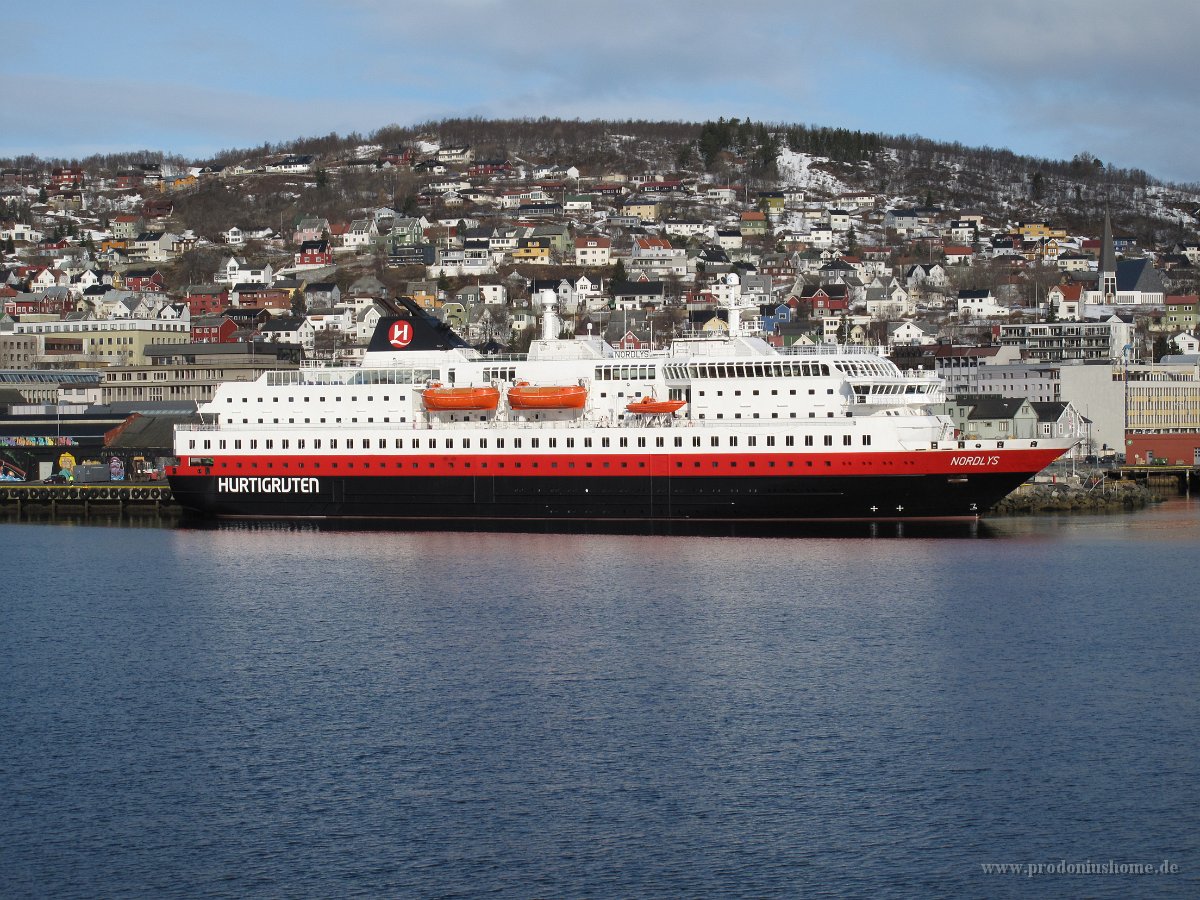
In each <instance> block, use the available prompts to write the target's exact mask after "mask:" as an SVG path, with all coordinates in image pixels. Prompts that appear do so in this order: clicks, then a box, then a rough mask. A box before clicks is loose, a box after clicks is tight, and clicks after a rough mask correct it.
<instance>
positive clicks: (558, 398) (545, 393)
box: [508, 381, 587, 409]
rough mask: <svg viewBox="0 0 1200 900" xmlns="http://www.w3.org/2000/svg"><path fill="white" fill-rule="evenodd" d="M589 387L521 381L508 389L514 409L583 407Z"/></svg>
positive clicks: (509, 401)
mask: <svg viewBox="0 0 1200 900" xmlns="http://www.w3.org/2000/svg"><path fill="white" fill-rule="evenodd" d="M586 404H587V388H585V387H583V386H582V385H578V384H564V385H548V386H537V385H532V384H529V382H527V381H521V382H518V383H517V384H515V385H513V386H512V387H510V388H509V389H508V405H509V406H510V407H512V408H513V409H583V407H584V406H585V405H586Z"/></svg>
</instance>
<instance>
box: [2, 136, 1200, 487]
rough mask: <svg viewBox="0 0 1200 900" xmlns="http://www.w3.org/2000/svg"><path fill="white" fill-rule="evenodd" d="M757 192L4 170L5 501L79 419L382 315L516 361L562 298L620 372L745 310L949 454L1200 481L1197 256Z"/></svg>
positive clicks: (105, 414)
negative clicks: (836, 359)
mask: <svg viewBox="0 0 1200 900" xmlns="http://www.w3.org/2000/svg"><path fill="white" fill-rule="evenodd" d="M681 157H682V154H681ZM775 166H776V169H777V171H778V172H779V175H780V177H779V179H778V183H776V184H775V185H774V186H769V185H768V186H764V185H763V184H762V180H761V179H746V180H744V181H740V182H724V181H721V180H718V179H717V177H716V176H714V175H712V174H709V173H707V172H700V173H697V172H696V171H693V170H681V171H657V170H652V171H647V170H643V169H635V170H625V169H618V168H613V169H595V168H592V167H587V166H577V165H575V164H574V163H573V162H572V160H570V159H561V160H548V161H545V162H538V163H533V162H530V161H528V160H525V159H519V158H514V157H504V158H502V157H493V156H490V155H485V154H484V153H482V152H476V150H475V148H473V147H472V146H471V145H464V144H457V143H450V142H442V141H440V140H438V139H437V136H436V135H431V136H428V137H427V138H426V139H423V140H419V141H415V142H413V143H411V144H408V145H403V146H395V147H387V146H380V145H370V144H364V145H359V146H356V147H353V148H350V149H348V150H345V151H342V152H331V153H325V154H309V153H278V154H266V155H264V156H261V157H256V158H247V159H245V160H244V161H243V162H241V163H237V164H227V165H226V164H206V165H189V164H185V163H182V162H176V163H169V162H146V163H139V164H132V165H127V166H117V167H113V168H111V169H109V170H103V169H100V168H97V167H84V166H81V165H64V166H53V167H38V166H13V167H10V168H6V169H4V170H3V171H0V250H2V251H3V253H2V256H0V301H2V302H3V317H2V318H0V377H2V378H3V379H4V382H5V383H4V384H3V385H2V386H0V414H2V415H4V416H5V417H6V418H7V419H8V420H9V422H10V423H14V424H12V425H11V426H10V427H9V428H8V429H3V428H0V444H2V446H0V452H6V459H5V462H6V465H8V467H9V469H10V470H11V471H13V472H16V473H18V474H19V473H23V472H24V471H25V467H27V466H28V465H29V462H30V458H29V455H28V454H26V456H25V457H24V458H23V459H19V458H18V457H17V455H14V452H13V451H16V450H22V449H24V450H26V451H28V450H31V449H36V448H38V447H42V448H46V447H49V448H61V447H64V446H65V447H79V448H84V449H86V448H87V447H88V446H89V441H93V442H94V441H96V440H99V438H97V437H96V435H95V434H91V435H90V436H89V435H86V434H84V432H83V431H82V430H77V433H71V432H70V429H67V430H66V431H64V429H63V427H62V423H63V422H64V421H66V422H70V421H72V419H73V418H74V419H78V420H83V419H84V418H87V417H89V416H91V417H93V418H97V421H101V422H102V423H103V424H104V427H105V430H104V433H105V434H107V435H108V436H107V437H106V438H105V441H106V446H107V445H108V443H109V442H111V440H112V434H110V433H109V432H110V431H111V430H112V429H117V430H120V429H121V428H127V427H128V424H129V422H130V421H131V420H132V419H134V418H138V417H141V418H146V419H152V418H154V417H155V416H167V417H170V416H185V415H189V414H192V413H194V411H195V409H196V407H197V405H198V404H200V403H203V402H206V401H207V400H209V399H211V396H212V393H213V391H214V389H215V386H216V385H217V384H219V383H220V382H222V381H225V380H250V379H253V378H255V377H257V376H258V375H259V374H261V373H262V372H264V371H267V370H270V369H277V368H289V367H298V366H314V365H326V364H330V363H334V362H347V361H349V362H353V361H355V360H356V359H359V358H361V356H362V354H363V352H364V349H365V347H366V344H367V342H368V341H369V339H370V337H371V334H372V333H373V331H374V328H375V325H376V324H377V322H378V321H379V319H380V318H381V317H383V316H386V315H388V314H389V311H390V308H391V307H390V301H391V300H392V299H394V298H396V297H398V296H404V297H409V298H412V299H414V300H415V301H416V302H417V303H418V304H419V305H420V306H421V307H423V308H424V309H425V310H426V311H427V312H428V313H429V314H430V315H432V316H434V317H436V318H437V319H439V320H441V321H442V322H444V323H446V324H447V325H449V326H450V327H452V328H453V329H454V330H455V331H456V332H458V333H459V334H460V335H461V336H462V337H463V338H465V339H466V340H467V341H468V342H469V343H471V344H472V345H474V346H476V347H478V348H480V349H481V350H482V351H483V352H492V353H511V352H522V351H523V350H524V349H525V348H526V347H528V344H529V341H530V340H531V339H532V337H533V335H534V333H535V328H536V325H537V315H538V312H537V309H536V304H535V302H534V301H535V298H536V297H537V296H538V295H539V294H541V293H542V292H545V291H552V292H553V293H554V295H555V296H556V297H557V298H558V308H557V313H558V320H559V321H561V323H562V324H563V328H564V336H567V337H570V336H580V337H584V336H587V337H590V336H592V335H601V336H603V338H604V339H605V340H606V341H607V342H608V343H609V344H611V345H612V346H613V347H614V348H617V349H618V350H620V351H625V352H630V353H651V352H653V351H654V350H655V349H658V348H661V347H663V346H665V345H667V344H669V343H670V342H671V341H672V340H673V339H675V338H677V337H679V336H681V335H687V334H696V333H711V332H720V331H723V330H725V329H726V328H727V327H728V325H727V323H728V312H729V310H730V309H731V308H732V309H738V310H739V311H740V319H739V321H740V328H741V331H742V333H749V334H752V335H756V336H758V337H761V338H762V339H763V340H764V341H766V342H767V343H769V344H771V345H773V346H776V347H779V348H787V347H791V346H793V345H796V344H805V343H808V344H821V343H844V344H864V345H872V346H875V347H878V348H880V350H881V351H882V352H884V353H886V354H887V355H888V356H890V357H891V358H892V359H893V360H894V361H896V362H897V363H898V364H899V365H900V366H901V367H902V368H922V369H929V370H934V371H936V372H938V373H939V374H940V375H942V376H943V377H944V378H945V379H946V381H947V384H948V390H949V393H950V395H951V400H950V401H949V402H948V403H947V408H946V412H947V414H949V415H951V416H952V417H953V418H954V419H955V422H956V424H958V425H959V427H960V429H961V431H962V433H964V434H968V435H979V436H981V437H995V436H998V435H1004V434H1011V435H1014V436H1017V435H1024V434H1036V433H1042V434H1051V433H1059V430H1060V429H1064V428H1066V427H1068V425H1070V427H1074V424H1075V423H1074V421H1073V420H1075V419H1082V420H1083V421H1085V422H1086V423H1087V428H1088V433H1089V438H1088V440H1087V442H1086V445H1085V446H1083V447H1081V449H1080V453H1081V455H1083V456H1086V457H1087V458H1088V459H1089V460H1092V461H1095V460H1110V461H1118V462H1123V461H1125V459H1126V458H1128V460H1129V462H1130V463H1133V462H1135V461H1136V462H1137V463H1139V464H1153V463H1157V462H1167V463H1170V464H1184V463H1186V464H1188V465H1191V464H1192V462H1193V454H1197V457H1196V458H1200V337H1198V336H1197V326H1198V325H1200V297H1198V296H1197V294H1196V293H1195V292H1194V287H1193V285H1194V284H1195V282H1194V280H1193V279H1192V275H1193V273H1194V272H1195V271H1196V270H1197V269H1200V240H1192V241H1188V240H1184V241H1175V242H1173V243H1171V244H1170V245H1167V246H1143V245H1141V244H1140V243H1139V241H1138V240H1137V239H1136V238H1134V237H1133V236H1132V235H1131V234H1128V233H1125V232H1123V231H1122V230H1121V229H1120V228H1117V227H1115V226H1114V222H1113V217H1112V216H1111V215H1109V214H1105V215H1104V219H1103V222H1097V228H1096V230H1095V232H1094V233H1079V232H1078V231H1072V230H1068V229H1067V228H1066V227H1065V226H1064V225H1063V224H1062V223H1059V222H1056V221H1054V220H1053V219H1052V218H1050V219H1039V220H1037V221H1027V220H1020V219H1018V220H1008V219H1003V218H1002V217H1000V216H998V215H997V214H995V213H994V212H991V211H986V212H985V211H983V210H979V209H972V208H950V207H948V206H946V205H944V204H937V203H932V202H929V198H916V197H907V198H906V197H894V196H888V195H886V194H883V193H880V192H873V191H869V190H863V189H861V188H854V187H852V186H850V185H848V184H846V183H843V182H842V181H839V179H838V178H837V177H835V176H834V175H832V174H830V171H831V170H830V169H829V168H827V167H825V166H824V165H823V160H822V159H821V158H820V157H817V156H813V155H809V154H804V153H798V152H795V151H791V150H788V149H786V148H778V150H777V157H776V160H775ZM725 171H728V169H726V170H725ZM751 181H753V182H754V183H753V184H751ZM359 183H363V184H369V185H370V186H371V190H372V191H373V192H374V195H373V197H372V200H373V201H374V202H371V203H364V204H359V205H357V206H348V207H346V208H344V209H343V210H342V211H341V214H340V215H332V216H331V215H329V214H328V213H326V212H324V211H323V208H328V207H329V206H330V204H329V203H318V202H315V200H314V202H311V203H310V202H309V200H310V198H316V197H318V196H326V197H327V196H328V195H329V194H330V191H331V190H334V189H338V188H341V189H342V196H355V197H361V195H362V194H363V193H370V191H366V192H364V191H359V192H357V193H355V192H353V191H351V190H348V188H350V187H353V186H354V185H355V184H359ZM388 186H390V187H391V190H390V191H389V190H387V188H388ZM214 191H215V192H216V193H213V192H214ZM263 194H269V195H271V196H273V197H276V198H278V197H285V198H288V200H289V205H288V209H289V210H290V211H291V214H290V215H288V216H286V217H285V215H284V214H282V213H281V214H280V215H279V217H278V218H274V217H271V218H268V217H267V216H266V215H263V214H260V215H258V217H255V214H254V212H253V209H254V207H253V206H252V205H241V206H238V207H236V211H237V213H238V214H239V215H245V218H244V219H242V220H239V221H229V212H230V211H231V210H234V209H235V207H233V206H227V207H226V208H225V209H224V215H222V214H213V212H212V211H211V210H206V209H205V207H204V206H203V205H202V204H201V203H200V202H199V201H200V200H201V199H203V198H204V197H207V196H226V197H234V196H237V197H251V198H253V197H254V196H255V195H260V196H261V195H263ZM1190 221H1192V222H1193V223H1194V219H1192V220H1190ZM38 416H41V417H42V418H43V422H45V421H49V419H48V418H47V417H50V416H53V417H54V419H55V421H57V422H58V423H59V424H58V429H57V433H56V434H55V435H53V436H50V435H47V434H45V431H46V428H45V427H44V424H43V426H42V427H41V428H40V430H39V429H38V427H35V426H32V425H28V421H31V420H32V419H33V418H36V417H38ZM23 417H24V418H23ZM1068 420H1071V421H1068ZM18 421H25V422H26V424H25V425H23V426H22V427H21V428H18V427H16V424H15V423H17V422H18ZM22 428H24V431H22ZM5 431H7V432H8V434H4V432H5ZM167 445H168V444H166V443H164V444H163V446H167ZM14 477H15V476H14Z"/></svg>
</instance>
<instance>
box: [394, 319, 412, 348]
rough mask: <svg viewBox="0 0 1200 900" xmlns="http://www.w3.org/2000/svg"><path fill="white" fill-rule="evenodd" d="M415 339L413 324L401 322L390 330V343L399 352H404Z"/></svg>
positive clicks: (395, 323)
mask: <svg viewBox="0 0 1200 900" xmlns="http://www.w3.org/2000/svg"><path fill="white" fill-rule="evenodd" d="M412 339H413V327H412V322H408V321H404V320H401V321H399V322H393V323H392V327H391V328H390V329H388V343H389V344H391V345H392V346H393V347H395V348H396V349H397V350H403V349H404V348H405V347H407V346H408V345H409V344H411V343H412Z"/></svg>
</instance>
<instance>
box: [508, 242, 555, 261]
mask: <svg viewBox="0 0 1200 900" xmlns="http://www.w3.org/2000/svg"><path fill="white" fill-rule="evenodd" d="M512 258H513V262H527V263H536V264H538V265H549V263H550V240H549V239H548V238H522V239H521V240H519V241H518V242H517V247H516V249H515V250H513V252H512Z"/></svg>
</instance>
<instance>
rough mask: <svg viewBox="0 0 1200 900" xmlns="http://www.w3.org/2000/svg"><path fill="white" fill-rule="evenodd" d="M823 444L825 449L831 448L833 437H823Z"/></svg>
mask: <svg viewBox="0 0 1200 900" xmlns="http://www.w3.org/2000/svg"><path fill="white" fill-rule="evenodd" d="M824 444H825V446H826V447H832V446H833V435H832V434H827V435H825V440H824Z"/></svg>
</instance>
